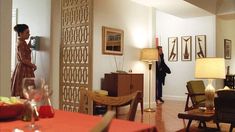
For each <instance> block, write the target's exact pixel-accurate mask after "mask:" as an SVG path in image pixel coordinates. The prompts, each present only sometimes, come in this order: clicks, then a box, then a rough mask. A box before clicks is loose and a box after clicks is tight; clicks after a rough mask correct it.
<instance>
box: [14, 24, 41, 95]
mask: <svg viewBox="0 0 235 132" xmlns="http://www.w3.org/2000/svg"><path fill="white" fill-rule="evenodd" d="M14 30H15V31H16V32H17V34H18V41H17V60H18V63H17V64H16V68H15V70H14V73H13V76H12V78H11V96H20V98H25V97H24V95H23V88H22V80H23V78H29V77H35V75H34V71H35V70H36V69H37V66H36V65H35V64H32V63H31V49H30V47H31V40H30V41H29V43H28V44H27V43H26V41H25V40H26V39H28V38H29V36H30V34H29V27H28V25H26V24H17V25H16V26H15V27H14Z"/></svg>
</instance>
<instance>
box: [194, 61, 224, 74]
mask: <svg viewBox="0 0 235 132" xmlns="http://www.w3.org/2000/svg"><path fill="white" fill-rule="evenodd" d="M195 78H201V79H203V78H205V79H224V78H225V60H224V58H199V59H196V67H195Z"/></svg>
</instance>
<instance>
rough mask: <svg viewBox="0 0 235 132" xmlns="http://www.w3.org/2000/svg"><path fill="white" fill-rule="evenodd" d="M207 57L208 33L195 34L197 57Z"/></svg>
mask: <svg viewBox="0 0 235 132" xmlns="http://www.w3.org/2000/svg"><path fill="white" fill-rule="evenodd" d="M205 57H206V35H197V36H195V59H197V58H205Z"/></svg>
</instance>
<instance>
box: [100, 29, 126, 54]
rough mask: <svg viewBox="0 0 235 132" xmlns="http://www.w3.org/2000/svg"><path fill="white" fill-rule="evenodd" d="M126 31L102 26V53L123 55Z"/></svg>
mask: <svg viewBox="0 0 235 132" xmlns="http://www.w3.org/2000/svg"><path fill="white" fill-rule="evenodd" d="M123 42H124V31H123V30H121V29H116V28H111V27H105V26H102V53H103V54H108V55H123V48H124V47H123Z"/></svg>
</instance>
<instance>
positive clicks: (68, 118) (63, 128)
mask: <svg viewBox="0 0 235 132" xmlns="http://www.w3.org/2000/svg"><path fill="white" fill-rule="evenodd" d="M99 121H101V117H99V116H91V115H86V114H81V113H74V112H66V111H61V110H56V111H55V116H54V118H41V119H40V120H39V121H36V124H37V125H40V126H41V131H42V132H78V131H79V132H88V131H89V130H91V128H93V127H94V126H95V125H96V124H97V123H98V122H99ZM29 123H30V122H24V121H21V120H15V121H0V132H12V130H13V129H14V128H23V127H24V126H25V125H27V124H29ZM133 131H156V127H155V126H152V125H147V124H142V123H137V122H131V121H126V120H119V119H114V120H113V121H112V123H111V126H110V132H133Z"/></svg>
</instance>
